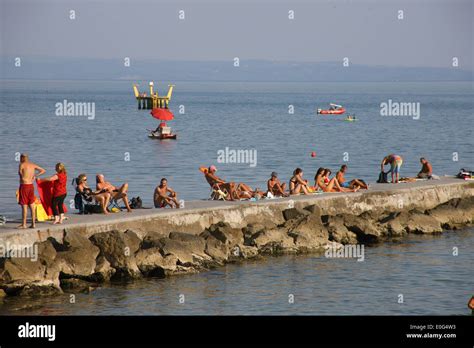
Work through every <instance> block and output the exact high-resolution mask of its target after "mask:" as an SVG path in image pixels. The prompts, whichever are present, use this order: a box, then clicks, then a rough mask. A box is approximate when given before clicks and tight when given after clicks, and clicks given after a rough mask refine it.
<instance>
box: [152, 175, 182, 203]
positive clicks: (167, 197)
mask: <svg viewBox="0 0 474 348" xmlns="http://www.w3.org/2000/svg"><path fill="white" fill-rule="evenodd" d="M153 203H154V204H155V208H165V207H166V206H170V207H171V208H176V209H178V208H179V203H178V196H177V194H176V191H174V190H173V189H172V188H171V187H169V186H168V180H167V179H166V178H163V179H161V181H160V184H159V185H158V186H157V187H156V188H155V192H154V193H153Z"/></svg>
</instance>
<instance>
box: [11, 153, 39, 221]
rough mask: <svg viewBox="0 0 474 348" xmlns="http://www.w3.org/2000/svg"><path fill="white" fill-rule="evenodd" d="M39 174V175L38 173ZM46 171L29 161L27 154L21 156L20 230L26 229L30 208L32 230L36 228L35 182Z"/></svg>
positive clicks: (19, 169)
mask: <svg viewBox="0 0 474 348" xmlns="http://www.w3.org/2000/svg"><path fill="white" fill-rule="evenodd" d="M36 172H38V173H36ZM45 172H46V171H45V170H44V169H43V168H41V167H40V166H38V165H36V164H34V163H32V162H30V161H29V159H28V155H27V154H26V153H22V154H21V155H20V165H19V167H18V175H19V176H20V189H19V197H18V198H19V199H18V204H20V205H21V217H22V224H21V225H19V226H18V228H26V217H27V215H28V207H29V208H30V212H31V225H30V228H35V222H36V214H35V200H36V198H35V187H34V186H33V181H34V180H35V176H40V175H42V174H44V173H45Z"/></svg>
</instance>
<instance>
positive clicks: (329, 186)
mask: <svg viewBox="0 0 474 348" xmlns="http://www.w3.org/2000/svg"><path fill="white" fill-rule="evenodd" d="M330 174H331V171H330V170H329V169H326V168H319V169H318V171H317V172H316V175H315V176H314V185H315V187H316V188H320V189H321V190H322V191H324V192H356V191H357V190H359V187H355V188H353V189H348V188H343V187H341V185H339V182H338V181H337V179H336V178H332V179H330V178H329V175H330Z"/></svg>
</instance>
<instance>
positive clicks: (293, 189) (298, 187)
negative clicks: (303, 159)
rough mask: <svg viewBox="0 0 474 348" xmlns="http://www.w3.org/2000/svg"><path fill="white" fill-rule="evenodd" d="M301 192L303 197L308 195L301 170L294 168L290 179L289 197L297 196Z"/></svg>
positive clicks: (307, 187) (306, 184)
mask: <svg viewBox="0 0 474 348" xmlns="http://www.w3.org/2000/svg"><path fill="white" fill-rule="evenodd" d="M301 191H303V193H304V194H305V195H309V194H310V192H309V191H310V190H309V186H308V181H307V180H304V179H303V169H301V168H296V169H295V171H294V172H293V176H292V177H291V179H290V195H298V194H300V193H301Z"/></svg>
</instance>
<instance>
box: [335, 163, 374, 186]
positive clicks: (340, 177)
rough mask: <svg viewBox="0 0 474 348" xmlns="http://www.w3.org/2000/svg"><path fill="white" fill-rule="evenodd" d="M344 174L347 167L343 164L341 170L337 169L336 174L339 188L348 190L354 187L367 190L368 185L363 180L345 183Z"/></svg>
mask: <svg viewBox="0 0 474 348" xmlns="http://www.w3.org/2000/svg"><path fill="white" fill-rule="evenodd" d="M346 172H347V165H345V164H343V165H342V166H341V169H339V171H338V172H337V173H336V179H337V181H338V182H339V185H341V187H343V188H350V189H353V188H356V187H360V188H363V189H365V190H368V189H369V185H367V184H366V183H365V181H363V180H360V179H353V180H351V181H346V179H345V178H344V174H346Z"/></svg>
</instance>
